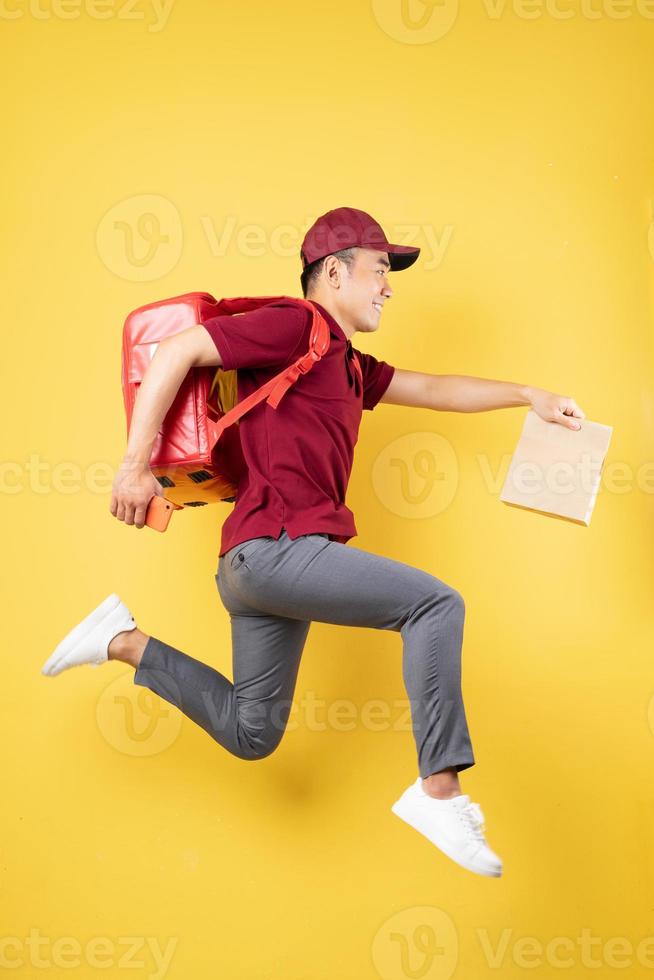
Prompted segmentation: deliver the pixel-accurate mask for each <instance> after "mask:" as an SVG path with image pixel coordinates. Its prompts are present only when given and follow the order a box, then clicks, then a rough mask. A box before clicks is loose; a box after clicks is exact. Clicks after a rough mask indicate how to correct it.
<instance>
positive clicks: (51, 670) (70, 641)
mask: <svg viewBox="0 0 654 980" xmlns="http://www.w3.org/2000/svg"><path fill="white" fill-rule="evenodd" d="M120 603H121V599H120V597H119V596H118V595H116V593H115V592H112V593H111V595H109V596H107V598H106V599H104V600H103V601H102V602H101V603H100V605H99V606H96V608H95V609H94V610H93V611H92V612H90V613H89V614H88V616H86V617H85V618H84V619H83V620H82V621H81V622H80V623H78V624H77V626H75V627H74V629H72V630H71V631H70V633H67V634H66V636H65V637H64V638H63V640H62V641H61V643H59V644H58V645H57V647H56V649H55V650H54V652H53V653H52V655H51V656H50V657H49V658H48V659H47V660H46V662H45V663H44V665H43V667H42V668H41V673H42V674H45V675H46V677H53V676H55V675H56V674H58V673H60V671H58V670H57V667H59V666H60V665H61V664H62V663H63V662H64V661H65V659H66V657H68V656H69V655H70V654H71V653H72V652H73V650H74V649H75V647H76V646H77V644H78V643H79V641H80V640H81V639H83V638H84V637H85V636H87V635H88V634H89V633H91V632H92V631H93V630H94V629H96V628H97V627H98V626H99V625H100V624H101V623H102V622H103V620H104V619H106V618H107V616H109V615H111V613H112V612H113V611H114V610H115V609H116V608H117V607H118V606H119V605H120ZM91 666H98V665H97V664H91Z"/></svg>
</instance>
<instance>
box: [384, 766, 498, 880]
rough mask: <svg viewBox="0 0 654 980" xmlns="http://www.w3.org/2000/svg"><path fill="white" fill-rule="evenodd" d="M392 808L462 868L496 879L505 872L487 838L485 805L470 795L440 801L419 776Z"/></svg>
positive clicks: (463, 794)
mask: <svg viewBox="0 0 654 980" xmlns="http://www.w3.org/2000/svg"><path fill="white" fill-rule="evenodd" d="M391 810H392V811H393V813H394V814H396V816H398V817H400V818H401V819H402V820H405V821H406V823H408V824H409V825H410V826H411V827H413V828H414V829H415V830H417V831H419V832H420V833H421V834H424V836H425V837H427V838H428V839H429V840H430V841H431V842H432V844H435V845H436V847H438V848H440V850H441V851H442V852H443V853H444V854H447V856H448V857H449V858H452V860H453V861H456V863H457V864H460V865H461V867H463V868H466V869H467V870H468V871H474V872H475V873H476V874H479V875H489V876H492V877H495V878H498V877H499V876H500V875H501V874H502V861H501V859H500V858H499V857H498V856H497V854H494V853H493V851H491V849H490V847H488V845H487V844H486V841H485V840H484V815H483V813H482V812H481V807H480V806H479V804H478V803H471V802H470V797H469V796H468V795H467V794H465V793H462V794H460V795H459V796H453V797H452V798H451V799H449V800H437V799H436V798H435V797H433V796H429V794H428V793H425V791H424V789H423V788H422V779H421V777H420V776H419V777H418V779H416V781H415V783H413V784H412V785H411V786H409V788H408V789H406V790H405V791H404V793H402V796H401V797H400V798H399V800H397V801H396V802H395V803H394V804H393V806H392V807H391Z"/></svg>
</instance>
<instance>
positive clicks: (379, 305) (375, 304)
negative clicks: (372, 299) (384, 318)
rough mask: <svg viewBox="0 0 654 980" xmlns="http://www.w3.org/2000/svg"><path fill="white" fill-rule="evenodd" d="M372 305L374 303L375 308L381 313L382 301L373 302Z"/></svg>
mask: <svg viewBox="0 0 654 980" xmlns="http://www.w3.org/2000/svg"><path fill="white" fill-rule="evenodd" d="M372 305H373V309H375V310H377V312H378V313H381V311H382V304H381V303H373V304H372Z"/></svg>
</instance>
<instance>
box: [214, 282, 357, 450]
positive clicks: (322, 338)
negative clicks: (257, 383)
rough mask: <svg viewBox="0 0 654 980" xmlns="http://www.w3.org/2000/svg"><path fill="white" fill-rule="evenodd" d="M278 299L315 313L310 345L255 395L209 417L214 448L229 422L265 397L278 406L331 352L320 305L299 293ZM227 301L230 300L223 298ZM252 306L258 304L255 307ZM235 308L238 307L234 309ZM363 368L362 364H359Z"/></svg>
mask: <svg viewBox="0 0 654 980" xmlns="http://www.w3.org/2000/svg"><path fill="white" fill-rule="evenodd" d="M278 299H284V300H290V301H291V302H294V303H298V304H300V305H301V306H304V307H306V308H307V309H308V310H309V311H310V312H311V314H312V317H313V319H312V323H311V330H310V334H309V349H308V350H307V352H306V353H305V354H303V355H302V357H299V358H298V359H297V360H296V361H294V362H293V364H290V365H289V366H288V367H286V368H284V369H283V370H282V371H280V372H279V374H276V375H275V377H274V378H271V379H270V381H267V382H266V383H265V384H263V385H261V387H260V388H257V390H256V391H253V392H252V394H251V395H248V397H247V398H244V399H243V400H242V401H240V402H238V403H237V404H236V405H234V407H233V408H232V409H230V411H229V412H226V413H225V415H223V416H222V417H221V418H220V419H218V420H217V421H214V420H213V419H211V418H207V424H208V427H209V434H210V440H211V444H210V451H211V450H213V448H214V446H215V445H216V443H217V442H218V440H219V439H220V437H221V435H222V434H223V432H224V431H225V429H226V428H228V426H230V425H232V424H233V423H234V422H236V421H237V420H238V419H240V418H242V416H243V415H245V414H246V413H247V412H249V411H250V410H251V409H252V408H254V406H255V405H258V404H259V402H262V401H263V400H264V399H265V400H266V401H267V402H268V404H269V405H270V406H271V408H277V406H278V405H279V403H280V401H281V400H282V398H283V397H284V395H285V394H286V392H287V391H288V389H289V388H290V387H291V385H293V384H295V382H296V381H297V380H298V378H299V377H300V375H301V374H306V373H307V371H310V370H311V368H312V367H313V366H314V364H315V363H316V362H317V361H319V360H320V358H321V357H322V356H323V355H324V354H326V353H327V351H328V349H329V343H330V339H331V338H330V335H329V326H328V324H327V321H326V320H325V318H324V317H323V316H322V314H321V313H320V312H319V311H318V309H317V307H315V306H314V305H313V303H311V301H310V300H306V299H300V298H298V297H295V296H284V297H278ZM274 300H275V298H271V299H269V300H268V302H274ZM222 302H223V303H224V302H227V301H222ZM237 302H238V303H239V306H240V311H243V306H241V304H244V303H245V302H246V301H244V300H238V301H237ZM255 302H256V301H255ZM259 305H262V304H261V302H258V303H257V306H259ZM251 308H252V309H254V308H256V307H254V306H253V307H251ZM234 312H235V311H234ZM359 370H360V368H359Z"/></svg>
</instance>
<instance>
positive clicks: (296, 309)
mask: <svg viewBox="0 0 654 980" xmlns="http://www.w3.org/2000/svg"><path fill="white" fill-rule="evenodd" d="M311 320H312V317H311V311H310V310H308V309H307V308H306V307H304V306H301V305H300V304H296V303H284V302H278V303H269V304H267V305H266V306H261V307H259V308H258V309H256V310H250V311H248V312H247V313H235V314H232V315H227V316H214V317H211V318H210V319H208V320H205V321H204V323H203V324H202V325H203V327H205V329H206V330H207V332H208V333H209V336H210V337H211V339H212V340H213V342H214V344H215V345H216V348H217V350H218V353H219V354H220V359H221V361H222V367H223V370H225V371H231V370H233V369H234V368H263V367H275V366H277V365H279V368H280V370H281V369H282V368H283V367H284V366H285V365H286V364H289V363H291V361H292V358H293V354H294V353H295V351H296V350H297V351H298V357H299V356H301V354H302V353H303V352H302V350H301V349H300V341H301V340H302V338H303V336H304V335H305V333H306V347H307V349H308V347H309V335H308V327H309V324H310V322H311Z"/></svg>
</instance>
